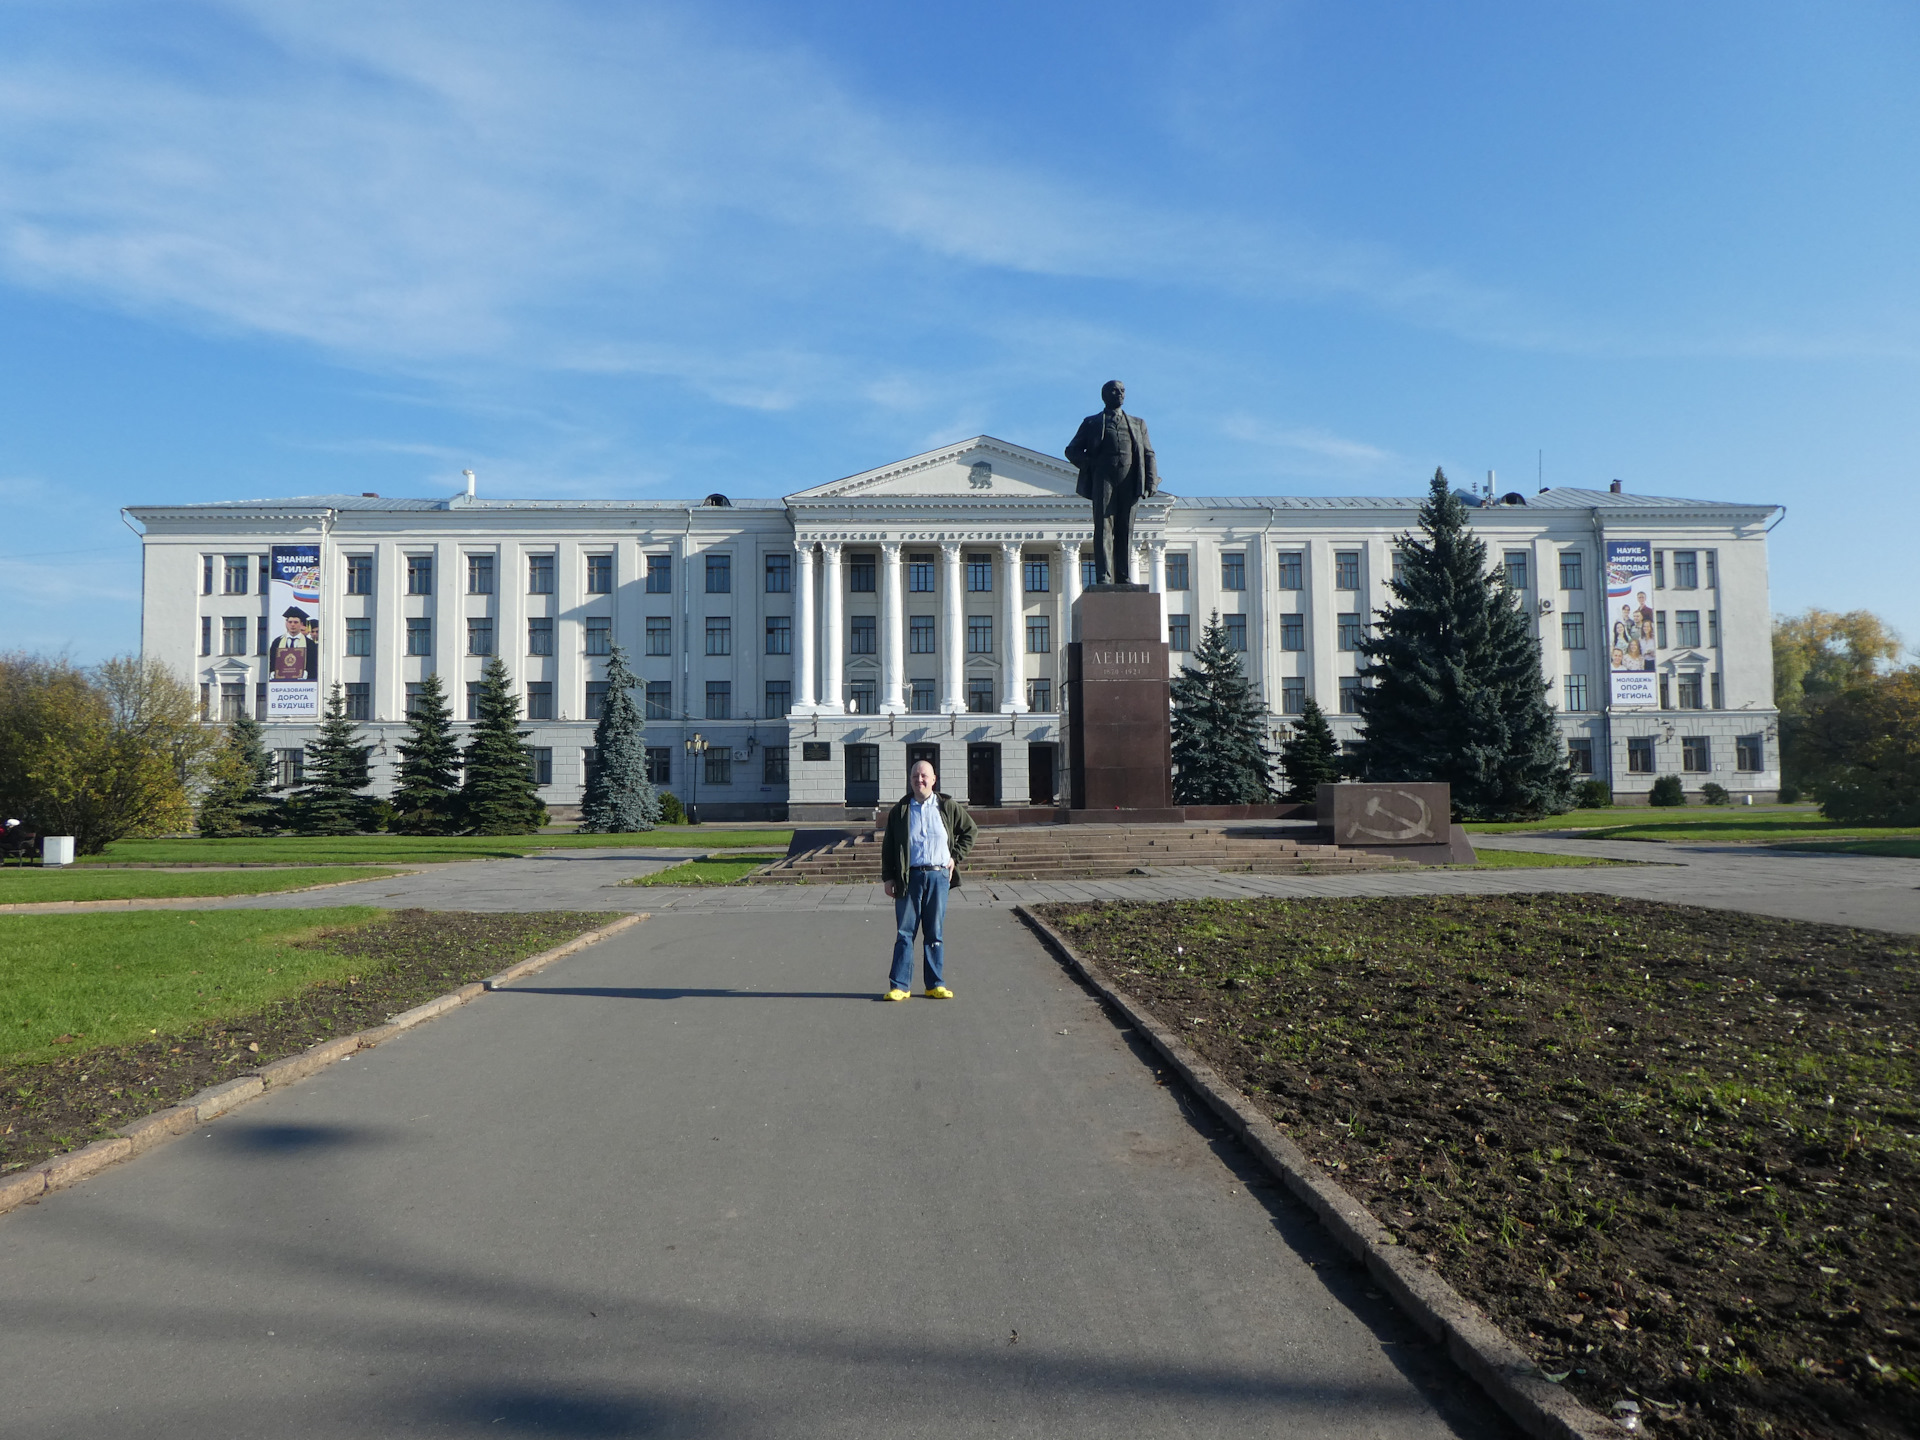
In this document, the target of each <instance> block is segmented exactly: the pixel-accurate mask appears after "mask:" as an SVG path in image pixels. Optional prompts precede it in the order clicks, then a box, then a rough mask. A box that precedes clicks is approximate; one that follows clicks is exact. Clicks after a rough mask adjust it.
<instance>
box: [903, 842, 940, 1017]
mask: <svg viewBox="0 0 1920 1440" xmlns="http://www.w3.org/2000/svg"><path fill="white" fill-rule="evenodd" d="M893 918H894V921H895V923H896V926H897V928H898V933H897V934H896V935H895V936H894V938H893V975H892V980H893V988H894V989H896V990H911V989H912V988H913V935H914V932H915V931H916V930H917V931H919V932H920V933H921V935H922V936H923V937H924V938H925V940H926V971H927V988H928V989H929V990H931V989H932V988H933V987H934V986H936V985H938V984H939V983H940V962H941V960H942V958H943V953H942V952H943V951H944V949H945V938H944V935H943V933H942V932H943V931H944V930H945V928H946V923H947V872H946V871H944V870H909V871H908V872H907V884H906V888H905V889H903V890H902V891H901V892H900V893H899V894H898V895H896V896H895V897H894V901H893Z"/></svg>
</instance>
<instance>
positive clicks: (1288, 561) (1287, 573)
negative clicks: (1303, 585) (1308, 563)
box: [1278, 550, 1300, 590]
mask: <svg viewBox="0 0 1920 1440" xmlns="http://www.w3.org/2000/svg"><path fill="white" fill-rule="evenodd" d="M1278 565H1279V571H1280V588H1281V589H1282V590H1298V589H1299V588H1300V552H1299V551H1298V550H1282V551H1281V552H1280V554H1279V557H1278Z"/></svg>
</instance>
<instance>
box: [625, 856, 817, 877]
mask: <svg viewBox="0 0 1920 1440" xmlns="http://www.w3.org/2000/svg"><path fill="white" fill-rule="evenodd" d="M786 856H787V852H786V851H784V850H782V851H780V852H779V853H777V854H771V855H729V856H728V857H727V858H726V859H724V860H683V861H682V862H681V863H680V864H678V865H669V866H668V867H667V868H666V869H664V870H661V871H659V872H658V873H656V874H653V875H642V876H640V877H639V878H637V879H633V880H629V881H627V882H626V883H627V884H629V885H731V884H733V883H734V882H735V881H737V880H741V879H744V878H745V877H746V876H748V875H751V874H752V873H753V872H754V871H755V870H758V869H759V868H760V867H761V866H762V865H765V864H766V863H767V862H768V861H771V860H784V859H786Z"/></svg>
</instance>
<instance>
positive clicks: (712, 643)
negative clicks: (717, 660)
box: [707, 615, 733, 655]
mask: <svg viewBox="0 0 1920 1440" xmlns="http://www.w3.org/2000/svg"><path fill="white" fill-rule="evenodd" d="M732 653H733V618H732V617H731V616H728V615H709V616H708V617H707V654H709V655H731V654H732Z"/></svg>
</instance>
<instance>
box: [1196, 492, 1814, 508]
mask: <svg viewBox="0 0 1920 1440" xmlns="http://www.w3.org/2000/svg"><path fill="white" fill-rule="evenodd" d="M1503 493H1506V494H1514V493H1516V492H1514V491H1506V492H1503ZM1522 498H1523V499H1524V500H1525V501H1526V504H1525V506H1524V507H1522V506H1519V505H1512V506H1506V505H1500V504H1492V505H1487V506H1484V507H1482V508H1485V509H1489V510H1519V509H1522V508H1525V509H1528V510H1593V509H1600V510H1740V511H1752V510H1772V509H1775V508H1777V507H1776V506H1773V505H1769V504H1766V503H1765V502H1757V503H1738V502H1734V501H1727V500H1686V499H1681V498H1679V497H1676V496H1672V495H1636V494H1633V493H1632V492H1631V491H1619V490H1582V489H1578V488H1575V487H1573V486H1557V487H1555V488H1553V489H1551V490H1543V491H1541V492H1540V493H1539V494H1537V495H1525V496H1523V497H1522ZM1426 503H1427V497H1426V496H1425V495H1213V496H1206V495H1181V496H1176V497H1174V501H1173V506H1174V509H1176V510H1267V509H1273V510H1417V509H1419V508H1420V507H1421V506H1422V505H1424V504H1426Z"/></svg>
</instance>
